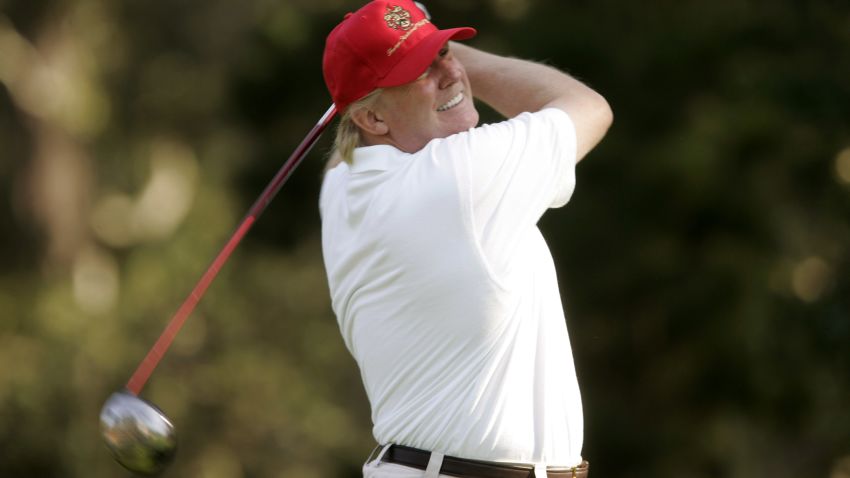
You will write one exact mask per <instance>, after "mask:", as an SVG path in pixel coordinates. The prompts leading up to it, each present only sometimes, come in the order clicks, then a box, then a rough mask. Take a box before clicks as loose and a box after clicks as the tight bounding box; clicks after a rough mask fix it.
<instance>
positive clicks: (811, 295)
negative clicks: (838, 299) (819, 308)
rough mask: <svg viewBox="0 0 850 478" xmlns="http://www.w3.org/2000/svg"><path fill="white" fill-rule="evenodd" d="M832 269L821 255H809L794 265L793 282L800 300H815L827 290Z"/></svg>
mask: <svg viewBox="0 0 850 478" xmlns="http://www.w3.org/2000/svg"><path fill="white" fill-rule="evenodd" d="M831 275H832V271H831V270H830V267H829V265H828V264H827V263H826V262H825V261H824V260H823V259H821V258H820V257H809V258H807V259H805V260H803V261H802V262H800V263H799V264H797V265H796V266H795V267H794V272H793V274H792V279H791V284H792V287H793V290H794V293H795V294H796V295H797V297H798V298H800V300H803V301H805V302H815V301H816V300H818V299H819V298H820V297H821V296H822V295H823V294H824V292H826V290H827V288H828V286H829V283H830V279H831Z"/></svg>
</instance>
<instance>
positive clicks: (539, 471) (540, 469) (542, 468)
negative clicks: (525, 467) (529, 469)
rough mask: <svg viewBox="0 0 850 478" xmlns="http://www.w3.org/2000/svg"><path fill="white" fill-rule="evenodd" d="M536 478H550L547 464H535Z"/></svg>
mask: <svg viewBox="0 0 850 478" xmlns="http://www.w3.org/2000/svg"><path fill="white" fill-rule="evenodd" d="M534 478H549V475H548V474H547V473H546V463H535V465H534Z"/></svg>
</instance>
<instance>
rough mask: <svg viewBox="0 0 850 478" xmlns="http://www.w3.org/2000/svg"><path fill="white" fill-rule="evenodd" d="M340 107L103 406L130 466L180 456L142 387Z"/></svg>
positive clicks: (116, 448)
mask: <svg viewBox="0 0 850 478" xmlns="http://www.w3.org/2000/svg"><path fill="white" fill-rule="evenodd" d="M336 112H337V111H336V106H335V105H331V107H330V108H328V110H327V111H326V112H325V114H324V115H322V117H321V119H319V122H318V123H316V125H315V126H313V129H311V130H310V132H309V133H307V136H306V137H305V138H304V140H302V141H301V144H299V145H298V147H297V148H295V151H294V152H293V153H292V155H290V156H289V159H287V160H286V162H285V163H284V164H283V166H282V167H281V168H280V170H279V171H278V172H277V174H275V176H274V178H272V180H271V182H270V183H269V185H268V186H266V188H265V190H263V192H262V194H261V195H260V197H259V198H258V199H257V200H256V202H254V204H253V205H252V206H251V209H249V210H248V213H247V214H246V215H245V217H244V218H243V219H242V221H241V222H240V224H239V226H238V227H237V228H236V230H235V231H234V233H233V234H232V235H231V237H230V239H228V241H227V243H226V244H225V245H224V248H222V250H221V251H220V252H219V253H218V255H217V256H216V257H215V259H214V260H213V262H212V264H211V265H210V266H209V268H208V269H207V271H206V272H205V273H204V275H203V276H201V279H200V280H199V281H198V283H197V284H196V285H195V287H194V288H193V289H192V292H191V293H190V294H189V296H188V297H186V300H185V301H184V302H183V304H182V305H181V306H180V308H179V309H178V310H177V312H176V313H175V314H174V317H172V319H171V321H170V322H169V323H168V325H167V326H166V327H165V330H164V331H163V332H162V334H161V335H160V336H159V339H157V341H156V343H154V345H153V347H151V349H150V351H149V352H148V354H147V355H146V356H145V358H144V359H143V360H142V362H141V363H140V364H139V366H138V368H137V369H136V371H135V372H134V373H133V375H132V377H130V380H129V381H128V382H127V385H126V388H125V389H123V390H120V391H117V392H115V393H113V394H112V395H111V396H110V397H109V399H108V400H107V401H106V403H104V405H103V408H102V409H101V412H100V432H101V435H102V437H103V440H104V441H105V442H106V446H107V447H108V448H109V449H110V451H111V452H112V454H113V456H114V458H115V460H116V461H118V463H120V464H121V465H122V466H124V467H125V468H127V469H128V470H130V471H132V472H134V473H138V474H143V475H155V474H158V473H159V472H161V471H162V470H164V469H165V467H166V466H168V464H169V463H170V462H171V460H172V459H173V458H174V454H175V452H176V447H177V439H176V433H175V430H174V426H173V425H172V423H171V421H170V420H169V419H168V417H166V416H165V414H164V413H163V412H162V411H161V410H160V409H159V408H157V407H156V406H154V405H153V404H151V403H150V402H148V401H146V400H143V399H141V398H139V393H140V392H141V391H142V388H144V386H145V384H146V383H147V381H148V379H149V378H150V375H151V373H152V372H153V370H154V369H155V368H156V366H157V365H158V364H159V362H160V360H161V359H162V357H163V356H164V355H165V352H166V351H167V350H168V347H169V346H170V345H171V342H172V341H173V340H174V337H175V336H177V333H178V332H179V331H180V329H181V328H182V327H183V324H184V323H185V322H186V319H187V318H188V317H189V315H190V314H191V313H192V311H193V310H194V309H195V306H196V305H197V304H198V302H199V301H200V300H201V297H203V295H204V293H205V292H206V290H207V288H208V287H209V286H210V284H211V283H212V281H213V280H214V279H215V277H216V275H218V272H219V270H220V269H221V267H222V266H223V265H224V263H225V262H226V261H227V259H228V258H229V257H230V255H231V254H232V253H233V250H234V249H235V248H236V246H237V245H239V242H240V241H242V238H243V237H244V236H245V234H246V233H247V232H248V231H249V230H250V229H251V226H252V225H253V224H254V222H256V220H257V218H258V217H259V216H260V214H262V213H263V211H264V210H265V209H266V206H268V204H269V203H270V202H271V201H272V199H274V197H275V195H276V194H277V193H278V191H280V188H281V187H282V186H283V184H284V183H285V182H286V180H287V179H289V177H290V176H291V175H292V172H293V171H294V170H295V168H296V167H298V165H299V164H300V163H301V161H302V160H303V159H304V157H305V156H306V155H307V153H308V152H309V151H310V149H311V148H312V147H313V145H314V144H315V143H316V141H317V140H318V139H319V137H320V136H321V135H322V132H324V130H325V128H326V127H327V126H328V124H330V122H331V121H332V120H333V118H334V116H335V115H336Z"/></svg>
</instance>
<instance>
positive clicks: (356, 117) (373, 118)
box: [351, 108, 390, 136]
mask: <svg viewBox="0 0 850 478" xmlns="http://www.w3.org/2000/svg"><path fill="white" fill-rule="evenodd" d="M351 120H352V121H354V124H356V125H357V127H358V128H360V130H361V131H362V132H363V133H366V134H367V135H372V136H384V135H386V134H387V133H389V132H390V128H389V126H387V124H386V123H385V122H384V120H383V118H382V116H381V115H380V113H378V112H376V111H375V110H373V109H371V108H361V109H358V110H357V111H353V112H352V113H351Z"/></svg>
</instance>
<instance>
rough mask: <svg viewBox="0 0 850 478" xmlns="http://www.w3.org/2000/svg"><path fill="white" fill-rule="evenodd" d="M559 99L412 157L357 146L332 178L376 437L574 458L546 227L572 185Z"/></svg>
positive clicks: (331, 224)
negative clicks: (545, 217) (542, 225)
mask: <svg viewBox="0 0 850 478" xmlns="http://www.w3.org/2000/svg"><path fill="white" fill-rule="evenodd" d="M575 161H576V139H575V128H574V126H573V123H572V121H571V120H570V118H569V116H568V115H567V114H566V113H565V112H563V111H562V110H559V109H545V110H543V111H540V112H537V113H523V114H521V115H519V116H517V117H516V118H514V119H511V120H508V121H504V122H501V123H497V124H492V125H484V126H480V127H477V128H474V129H471V130H469V131H465V132H462V133H459V134H456V135H453V136H450V137H448V138H444V139H435V140H433V141H431V142H430V143H428V144H427V145H426V146H425V148H423V149H422V150H421V151H419V152H417V153H414V154H407V153H404V152H401V151H399V150H397V149H396V148H394V147H391V146H384V145H381V146H369V147H363V148H358V149H356V150H355V153H354V160H353V165H352V166H349V165H347V164H345V163H342V164H340V165H339V166H337V167H335V168H334V169H333V170H331V171H329V172H328V174H327V176H326V177H325V180H324V183H323V185H322V193H321V199H320V210H321V214H322V246H323V253H324V260H325V267H326V270H327V274H328V282H329V285H330V291H331V299H332V305H333V309H334V312H335V313H336V316H337V320H338V321H339V326H340V330H341V332H342V336H343V339H344V341H345V344H346V346H347V347H348V349H349V350H350V352H351V354H352V355H353V356H354V358H355V360H356V361H357V363H358V365H359V366H360V371H361V375H362V378H363V383H364V386H365V388H366V393H367V395H368V397H369V401H370V403H371V407H372V420H373V423H374V429H373V432H374V435H375V439H376V440H377V441H378V442H379V443H398V444H402V445H407V446H412V447H416V448H421V449H424V450H431V451H438V452H442V453H444V454H446V455H451V456H458V457H463V458H470V459H479V460H487V461H506V462H523V463H536V464H540V463H544V464H547V465H550V466H552V465H554V466H558V465H564V466H572V465H576V464H578V463H579V462H581V446H582V433H583V420H582V409H581V397H580V395H579V388H578V383H577V380H576V374H575V367H574V365H573V358H572V351H571V349H570V342H569V337H568V336H567V327H566V322H565V319H564V312H563V307H562V305H561V299H560V294H559V291H558V282H557V278H556V275H555V268H554V265H553V261H552V257H551V255H550V253H549V249H548V247H547V246H546V243H545V242H544V240H543V236H542V235H541V234H540V231H539V230H538V228H537V221H538V220H539V219H540V217H541V215H542V214H543V213H544V212H545V211H546V209H548V208H552V207H560V206H563V205H564V204H565V203H566V202H567V201H568V200H569V198H570V196H571V195H572V191H573V188H574V186H575Z"/></svg>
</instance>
